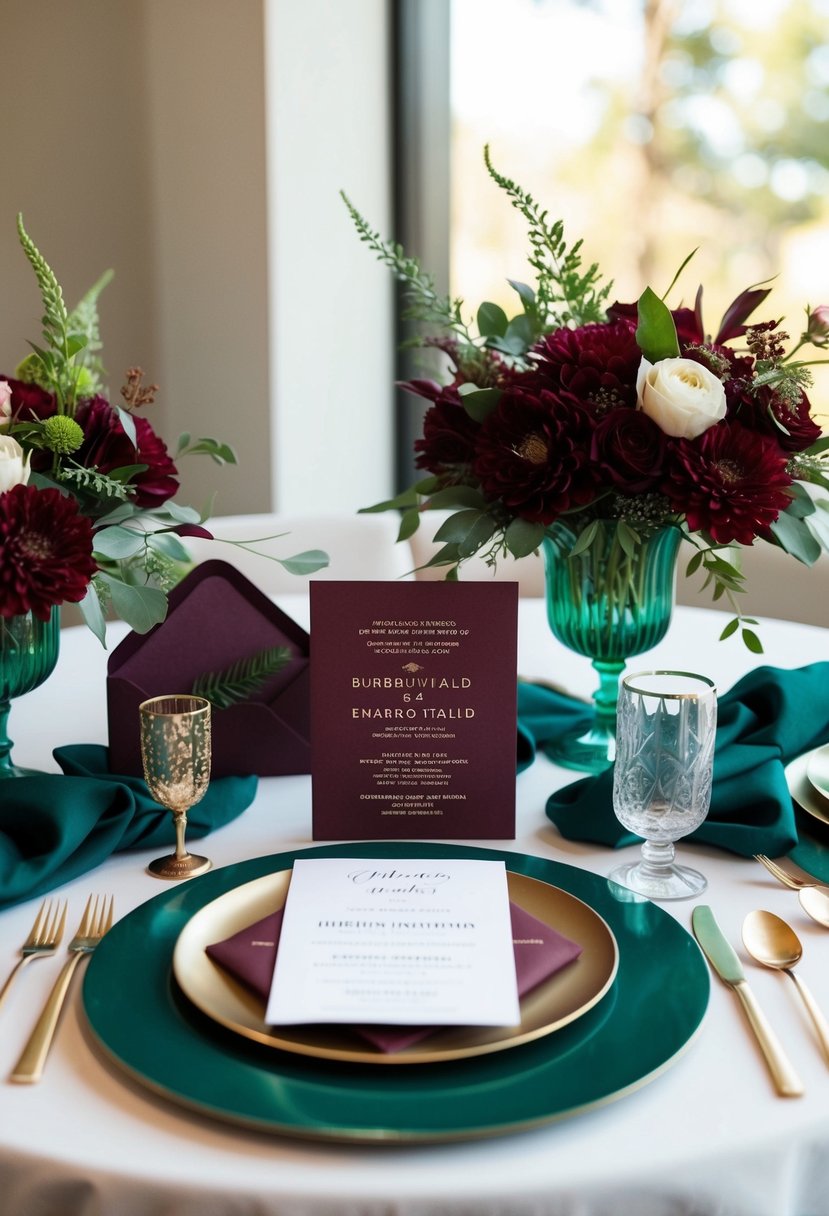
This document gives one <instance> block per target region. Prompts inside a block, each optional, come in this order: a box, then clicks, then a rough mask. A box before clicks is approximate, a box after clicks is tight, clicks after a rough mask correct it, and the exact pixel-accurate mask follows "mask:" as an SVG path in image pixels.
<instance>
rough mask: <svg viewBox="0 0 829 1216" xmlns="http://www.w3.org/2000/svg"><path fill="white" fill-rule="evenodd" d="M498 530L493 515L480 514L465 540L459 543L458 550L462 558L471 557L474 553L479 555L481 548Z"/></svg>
mask: <svg viewBox="0 0 829 1216" xmlns="http://www.w3.org/2000/svg"><path fill="white" fill-rule="evenodd" d="M496 528H497V524H496V523H495V520H494V519H493V518H492V516H491V515H486V514H479V515H478V518H477V520H476V521H475V523H473V525H472V527H471V528H470V529H469V531H468V532H467V534H466V536H465V537H464V539H463V540H462V541H460V542H459V545H458V549H459V551H460V555H461V558H465V557H471V556H472V554H473V553H477V552H478V550H479V549H480V548H481V546H482V545H485V544H486V542H487V541H488V540H489V539H490V537H491V536H492V535H493V533H494V532H495V530H496Z"/></svg>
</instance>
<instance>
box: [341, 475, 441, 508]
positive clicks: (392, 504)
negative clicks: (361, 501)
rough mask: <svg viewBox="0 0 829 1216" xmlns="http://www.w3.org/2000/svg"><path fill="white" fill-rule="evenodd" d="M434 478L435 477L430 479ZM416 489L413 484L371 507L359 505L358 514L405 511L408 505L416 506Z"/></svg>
mask: <svg viewBox="0 0 829 1216" xmlns="http://www.w3.org/2000/svg"><path fill="white" fill-rule="evenodd" d="M432 480H436V479H434V478H433V479H432ZM417 496H418V490H417V488H416V487H415V486H409V488H408V489H406V490H403V491H401V493H400V494H398V495H397V496H396V497H395V498H387V499H386V500H385V502H376V503H374V505H373V506H371V507H360V510H359V511H358V515H373V514H376V513H377V512H379V511H405V510H406V509H407V508H408V507H415V506H417Z"/></svg>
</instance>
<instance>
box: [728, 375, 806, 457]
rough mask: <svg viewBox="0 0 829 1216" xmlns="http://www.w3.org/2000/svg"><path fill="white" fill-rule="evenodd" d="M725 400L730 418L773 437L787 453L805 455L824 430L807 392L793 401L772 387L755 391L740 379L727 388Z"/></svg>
mask: <svg viewBox="0 0 829 1216" xmlns="http://www.w3.org/2000/svg"><path fill="white" fill-rule="evenodd" d="M726 398H727V399H728V413H729V416H730V417H734V418H736V419H737V420H738V421H739V422H740V423H742V425H743V426H747V427H749V428H750V429H751V430H753V431H762V432H763V434H765V435H770V436H771V437H772V438H773V439H776V440H777V443H778V444H779V445H780V447H781V448H783V450H784V451H786V452H803V451H805V449H806V448H808V447H811V446H812V444H813V443H816V442H817V440H818V439H820V436H821V429H820V427H819V426H818V425H817V423H816V422H815V421H814V420H813V418H812V414H811V405H810V403H809V398H808V397H807V396H806V394H805V393H801V394H800V396H799V398H798V400H797V401H796V402H791V401H788V400H786V398H784V397H782V396H781V395H780V393H778V392H776V391H775V390H774V389H773V388H772V387H771V385H768V384H763V385H761V386H760V388H757V389H752V388H751V385H750V383H748V382H747V381H745V380H743V379H740V380H738V381H736V382H735V383H734V385H733V386H732V387H729V386H727V387H726Z"/></svg>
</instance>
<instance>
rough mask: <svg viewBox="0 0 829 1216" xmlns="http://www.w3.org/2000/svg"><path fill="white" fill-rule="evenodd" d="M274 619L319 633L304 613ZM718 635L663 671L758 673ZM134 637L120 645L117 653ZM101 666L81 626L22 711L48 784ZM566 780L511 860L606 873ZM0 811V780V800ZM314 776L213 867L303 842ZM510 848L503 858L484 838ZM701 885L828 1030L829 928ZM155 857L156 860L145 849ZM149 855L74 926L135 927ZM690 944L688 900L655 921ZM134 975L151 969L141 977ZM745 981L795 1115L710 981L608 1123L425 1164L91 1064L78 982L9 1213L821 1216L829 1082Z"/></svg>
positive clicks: (692, 854) (23, 1019)
mask: <svg viewBox="0 0 829 1216" xmlns="http://www.w3.org/2000/svg"><path fill="white" fill-rule="evenodd" d="M284 606H285V607H287V608H288V609H289V610H290V611H292V612H293V614H294V615H295V617H296V619H297V620H299V621H300V622H301V623H303V624H306V623H307V603H306V601H305V599H304V597H291V598H290V599H288V600H286V601H284ZM543 612H544V609H543V604H542V602H541V601H532V600H527V601H522V604H521V612H520V657H519V671H520V672H521V674H522V675H526V676H530V677H542V678H547V679H552V680H555V681H557V682H561V683H564V684H565V685H566V686H568V687H570V688H572V689H573V690H574V691H576V692H581V693H583V694H588V693H589V692H591V691H592V687H593V684H594V683H595V681H594V678H593V675H592V672H591V669H590V665H589V663H588V661H587V660H584V659H580V658H579V657H578V656H575V655H572V654H570V653H569V652H567V651H565V650H564V649H563V648H562V647H560V646H559V645H558V644H557V643H556V642H555V641H554V640H553V639H552V637H551V636H550V634H549V632H548V630H547V627H546V623H545V621H544V616H543ZM725 619H726V618H725V617H724V616H723V615H722V614H720V613H716V612H709V611H700V610H694V609H684V610H683V609H679V610H677V612H676V617H675V621H674V624H673V625H672V627H671V630H670V631H669V633H668V636H667V637H666V638H665V640H664V641H663V642H662V643H661V644H660V645H659V646H658V647H657V648H656V649H655V650H653V651H651V652H650V653H649V654H648V655H646V656H639V658H638V659H635V660H633V664H634V665H635V666H636V667H638V668H646V667H649V666H651V665H652V664H657V665H659V666H668V665H669V666H673V667H682V668H685V669H689V668H690V669H692V670H697V671H703V672H705V673H707V674H710V675H712V676H714V677H715V679H716V680H717V682H718V685H719V687H720V689H721V690H723V691H724V690H725V689H726V688H728V687H730V685H731V684H732V683H733V682H734V681H735V680H736V679H737V678H738V677H739V676H740V675H742V674H744V673H745V672H746V671H747V670H749V669H750V668H751V667H752V666H754V665H756V663H757V661H758V660H757V659H756V658H754V657H752V656H751V655H749V654H748V652H747V651H745V650H744V649H743V647H742V646H741V644H740V642H739V641H738V640H737V639H733V638H732V639H731V640H730V641H728V642H726V643H718V641H717V637H718V635H719V633H720V630H721V629H722V626H723V624H724V621H725ZM122 632H123V631H122V629H121V628H120V627H117V626H116V627H115V628H113V629H112V630H111V636H110V647H112V646H113V645H114V644H115V642H116V641H117V640H118V638H119V637H120V636H122ZM761 634H762V637H763V641H764V643H765V646H766V656H765V658H764V659H763V660H762V661H764V662H768V663H770V664H772V665H775V666H780V667H797V666H800V665H802V664H805V663H808V662H811V661H814V660H817V659H826V658H829V632H827V631H824V630H820V629H816V628H809V627H806V626H800V625H796V624H791V623H789V622H778V621H767V622H761ZM105 662H106V655H105V653H104V652H103V651H102V650H101V649H100V647H99V646H98V644H97V642H95V641H94V639H93V638H92V637H91V635H90V634H88V633H87V632H86V631H85V630H83V629H71V630H65V631H64V635H63V641H62V653H61V658H60V662H59V665H58V669H57V671H56V672H55V674H54V675H53V676H52V677H51V678H50V679H49V680H48V681H47V683H46V684H44V685H43V686H42V687H41V688H39V689H37V690H35V691H34V692H32V693H30V694H28V695H27V696H26V697H23V698H21V699H20V700H19V701H17V702H16V703H15V705H14V708H13V710H12V716H11V734H12V737H13V738H14V739H15V741H16V742H15V750H14V755H15V759H16V761H17V762H18V763H20V764H25V765H30V766H36V767H41V768H49V769H54V768H55V765H54V762H53V761H52V759H51V749H52V748H53V747H55V746H58V745H60V744H65V743H73V742H106V705H105V691H104V673H105ZM573 778H574V774H572V773H567V772H565V771H564V770H562V769H558V768H556V767H555V766H554V765H552V764H551V763H550V762H549V761H548V760H546V758H544V757H539V758H538V759H537V760H536V761H535V763H534V764H533V766H532V767H531V768H530V769H528V770H527V771H526V772H524V773H522V774H521V775H520V776H519V777H518V827H517V836H516V840H515V841H514V842H509V843H508V844H507V845H506V847H508V848H513V849H515V850H517V851H519V852H523V853H534V854H538V855H540V856H543V857H549V858H554V859H558V860H561V861H566V862H568V863H569V864H572V865H576V866H583V867H585V868H588V869H591V870H594V871H596V872H597V873H605V872H607V870H609V869H610V868H611V866H612V864H613V863H614V862H616V861H617V860H618V857H619V854H618V853H611V852H610V851H608V850H603V849H594V848H592V847H589V846H586V845H581V844H576V843H568V842H566V841H563V840H562V839H561V838H560V837H559V836H558V834H557V833H556V831H555V829H554V828H553V827H552V825H551V824H550V822H549V821H548V819H547V818H546V816H545V814H544V805H545V801H546V798H547V796H548V794H549V793H550V792H551V790H553V789H554V788H557V787H559V786H561V785H564V784H566V783H567V782H568V781H571V780H573ZM0 799H2V784H0ZM310 806H311V801H310V780H309V779H308V778H307V777H289V778H279V779H269V780H263V781H261V782H260V787H259V793H258V796H257V798H256V801H255V803H254V804H253V805H252V806H251V807H250V809H249V810H247V811H246V812H245V813H244V814H243V815H242V816H241V818H239V819H237V820H236V821H235V822H233V823H231V824H230V825H228V826H227V827H226V828H223V829H222V830H220V831H218V832H215V833H214V834H212V835H211V836H209V837H207V838H206V839H205V840H204V842H203V846H202V851H204V852H207V853H208V854H209V855H210V856H211V857H212V858H213V860H214V862H215V863H216V864H217V865H227V864H231V863H233V862H237V861H240V860H243V859H246V858H249V857H253V856H260V855H265V854H268V853H275V852H279V851H280V850H283V849H288V848H294V847H304V846H307V845H309V844H310V843H311V810H310ZM481 843H482V844H492V845H493V847H498V848H503V847H504V842H489V841H482V842H481ZM680 849H681V851H682V853H683V854H684V855H685V857H686V858H687V859H688V860H690V861H691V863H692V864H696V865H697V866H698V867H699V868H701V869H702V870H703V871H704V872H705V873H706V875H707V876H708V879H709V889H708V891H707V892H706V894H705V896H704V902H706V903H710V904H711V906H712V907H713V908H714V910H715V912H716V915H717V917H718V919H719V921H720V923H721V925H722V927H723V928H724V930H725V931H726V933H727V935H728V936H729V938H730V940H731V941H732V942H733V943H734V945H735V946H737V948H738V951H739V952H740V953H741V954H742V956H743V958H744V959H745V954H744V952H743V950H742V946H741V944H740V927H741V924H742V920H743V917H744V916H745V914H746V913H747V912H749V911H750V910H751V909H753V908H757V907H765V908H768V909H770V910H772V911H774V912H777V913H778V914H779V915H781V916H784V917H787V918H788V919H789V921H790V923H791V924H792V925H793V926H794V927H795V929H796V931H797V933H798V934H799V935H800V937H801V940H802V942H803V944H804V948H805V955H804V959H803V962H802V964H801V967H800V971H801V974H802V976H803V977H804V978H805V979H806V980H807V981H808V983H809V984H810V986H811V987H812V989H813V991H814V994H815V996H816V997H817V999H818V1001H819V1002H820V1003H822V1005H823V1008H824V1009H825V1010H826V1011H827V1013H829V966H827V962H828V961H829V930H826V929H821V928H820V927H819V926H817V925H815V924H814V923H813V922H811V921H809V920H808V919H807V918H806V916H805V914H804V913H803V912H802V911H801V909H800V906H799V904H798V902H797V899H796V897H795V896H794V895H793V894H791V893H789V892H787V891H786V890H784V889H783V888H782V887H779V886H777V885H776V884H774V882H773V881H772V880H771V879H770V878H768V877H767V876H766V874H765V872H764V871H763V870H762V869H761V868H760V866H759V865H757V864H756V863H754V862H753V861H748V860H742V859H739V858H735V857H732V856H729V855H727V854H725V853H721V852H717V851H715V850H713V849H706V848H704V847H699V846H693V845H689V844H681V845H680ZM155 851H156V852H157V850H155ZM150 856H151V854H146V855H144V854H142V853H125V854H120V855H116V856H114V857H113V858H112V859H111V860H110V861H108V862H107V863H106V864H105V865H104V866H102V867H101V868H100V869H99V870H97V871H96V872H95V873H93V874H88V875H85V876H82V877H80V878H79V879H77V881H75V882H72V883H69V884H66V886H65V887H64V888H63V889H62V891H61V894H62V895H66V896H67V897H68V898H69V900H70V914H71V916H72V918H73V919H74V918H76V917H77V916H78V915H79V914H80V910H81V908H82V906H83V902H84V900H85V897H86V894H87V893H88V892H89V891H90V890H96V891H104V890H111V891H113V892H114V893H115V897H116V903H117V912H118V914H119V915H122V916H123V915H124V914H125V913H127V912H128V911H129V910H130V909H132V908H134V907H136V906H137V905H138V904H140V903H142V902H144V901H145V900H148V899H150V898H152V897H153V896H154V895H157V894H158V893H159V892H160V890H162V889H167V888H166V887H165V888H162V886H161V884H159V882H158V880H155V879H153V878H151V877H149V876H148V875H147V874H145V873H144V871H143V866H144V864H145V863H146V862H147V861H148V860H149V859H150ZM38 902H39V901H31V902H29V903H24V904H22V905H19V906H18V907H15V908H12V909H9V910H7V911H5V912H2V913H0V927H1V929H0V933H1V936H0V941H2V952H1V953H0V966H3V967H5V966H6V965H7V964H8V965H11V963H12V961H13V956H14V951H15V950H16V948H17V947H18V946H19V945H20V944H21V943H22V941H23V939H24V937H25V936H26V933H27V932H28V929H29V926H30V924H31V921H32V918H33V915H34V909H35V908H36V906H37V903H38ZM664 906H665V907H666V909H667V910H668V911H669V912H670V913H671V914H672V915H674V916H676V917H677V919H678V920H679V921H680V923H681V924H682V925H684V926H685V927H686V928H690V915H691V908H692V904H691V903H685V902H683V903H674V904H666V905H664ZM136 961H137V963H138V964H139V965H140V960H136ZM746 962H747V970H748V974H749V979H750V981H751V984H752V987H753V988H754V990H755V993H756V994H757V996H758V997H759V1000H760V1002H761V1004H762V1005H763V1007H764V1009H765V1011H766V1013H767V1015H768V1017H769V1019H770V1020H771V1022H772V1023H773V1025H774V1026H775V1028H776V1029H777V1031H778V1034H779V1036H780V1037H781V1038H782V1040H783V1042H784V1044H785V1046H786V1048H787V1049H788V1051H789V1054H790V1056H791V1057H792V1059H793V1061H794V1063H795V1065H796V1067H797V1069H798V1070H799V1071H800V1073H801V1075H802V1077H803V1078H804V1080H805V1081H806V1085H807V1093H806V1095H805V1096H804V1097H803V1098H800V1099H788V1100H783V1099H780V1098H778V1097H776V1096H775V1094H774V1092H773V1090H772V1087H771V1083H770V1081H769V1077H768V1075H767V1073H766V1070H765V1068H764V1065H763V1062H762V1059H761V1057H760V1055H759V1052H758V1049H757V1047H756V1046H755V1044H754V1042H753V1040H752V1039H751V1038H750V1036H749V1034H748V1032H747V1028H746V1024H745V1021H744V1019H743V1016H742V1014H741V1012H740V1009H739V1007H738V1005H737V1003H736V1000H735V998H734V996H733V994H732V993H730V992H729V991H728V990H727V989H726V988H725V987H724V986H723V985H722V984H721V983H720V982H719V981H718V980H716V979H713V980H712V993H711V1001H710V1005H709V1008H708V1012H707V1014H706V1017H705V1021H704V1023H703V1026H702V1029H701V1032H700V1033H699V1034H698V1036H697V1037H696V1039H695V1041H694V1042H693V1043H692V1044H691V1046H690V1047H689V1049H688V1050H687V1051H686V1052H685V1053H684V1054H683V1055H682V1056H681V1057H680V1058H678V1059H677V1060H676V1062H675V1063H674V1064H673V1065H672V1067H670V1068H669V1069H668V1071H666V1072H665V1073H664V1074H662V1075H661V1076H659V1077H658V1078H656V1079H655V1080H653V1081H652V1082H651V1083H650V1084H648V1085H646V1086H645V1087H643V1088H642V1089H640V1090H638V1091H637V1092H635V1093H633V1094H630V1095H628V1096H626V1097H624V1098H622V1099H621V1100H619V1101H618V1102H615V1103H613V1104H611V1105H609V1106H605V1107H602V1108H600V1109H596V1110H593V1111H589V1112H586V1113H583V1114H580V1115H578V1116H575V1117H572V1118H568V1119H565V1120H563V1121H560V1122H558V1123H555V1124H551V1125H550V1126H548V1127H545V1128H541V1129H538V1130H535V1131H531V1132H526V1133H522V1134H518V1135H510V1136H502V1137H496V1138H494V1139H490V1140H485V1141H478V1142H475V1143H465V1144H455V1145H443V1146H435V1147H424V1146H416V1147H415V1146H412V1147H409V1148H399V1147H384V1148H379V1147H378V1148H362V1147H354V1146H336V1145H334V1146H331V1145H323V1144H316V1143H310V1142H308V1143H305V1142H302V1141H289V1140H286V1139H281V1138H279V1137H277V1136H273V1137H271V1136H267V1135H262V1134H256V1133H252V1132H247V1131H244V1130H240V1129H239V1128H236V1127H233V1126H230V1125H229V1124H228V1125H225V1124H223V1123H221V1122H218V1121H213V1120H211V1119H208V1118H202V1117H201V1116H198V1115H194V1114H191V1113H189V1112H187V1111H186V1110H184V1109H181V1108H178V1107H176V1106H173V1105H171V1104H168V1103H167V1102H165V1101H164V1100H163V1099H161V1098H157V1097H156V1096H154V1095H153V1094H152V1093H150V1092H149V1091H148V1090H145V1089H144V1088H143V1087H141V1086H140V1085H138V1084H137V1083H134V1082H132V1081H131V1080H129V1079H128V1078H127V1077H126V1076H125V1075H123V1074H122V1073H121V1071H120V1070H119V1069H118V1068H117V1067H116V1066H115V1065H113V1064H110V1063H109V1062H107V1061H106V1060H105V1059H104V1058H103V1057H102V1055H101V1054H100V1053H99V1052H98V1050H96V1049H95V1047H94V1045H93V1044H92V1041H91V1039H90V1037H89V1035H88V1032H87V1030H86V1027H85V1025H84V1015H83V1011H82V1008H81V1004H80V1001H79V996H80V985H76V986H75V988H74V989H73V993H72V999H71V1003H70V1007H69V1008H68V1009H67V1011H66V1014H65V1017H64V1021H63V1023H62V1025H61V1028H60V1031H59V1035H58V1038H57V1041H56V1043H55V1046H54V1048H53V1051H52V1055H51V1057H50V1059H49V1062H48V1065H47V1069H46V1073H45V1076H44V1078H43V1080H42V1081H41V1083H40V1084H39V1085H34V1086H29V1087H23V1086H15V1085H11V1084H8V1083H6V1084H3V1085H0V1212H2V1214H3V1216H214V1214H215V1216H265V1214H268V1216H270V1214H277V1213H278V1214H279V1216H334V1214H336V1216H426V1214H428V1216H473V1214H474V1216H479V1214H480V1216H484V1214H487V1216H489V1214H492V1216H678V1214H680V1213H681V1214H684V1216H709V1214H710V1216H714V1214H716V1216H829V1067H827V1065H826V1063H825V1062H824V1060H823V1059H822V1057H821V1055H820V1053H819V1050H818V1046H817V1044H816V1042H815V1039H814V1036H813V1034H812V1032H811V1028H810V1025H809V1023H808V1022H807V1020H806V1017H805V1015H804V1012H803V1011H802V1009H801V1008H800V1006H799V1004H798V1003H797V1000H796V994H795V991H794V987H793V985H792V984H790V983H789V981H788V980H787V979H786V978H785V977H784V976H780V975H777V974H775V973H773V972H771V971H766V970H763V969H761V968H759V967H757V966H756V965H754V964H751V963H749V962H748V961H747V960H746ZM57 968H58V961H57V960H50V961H49V962H41V961H38V962H35V963H33V964H32V965H31V967H30V968H28V969H27V970H26V971H24V972H23V974H22V975H21V976H20V977H19V979H18V981H17V985H16V987H15V989H13V991H12V993H11V995H10V997H9V999H8V1002H7V1004H6V1006H5V1008H4V1009H3V1011H2V1013H0V1030H2V1034H0V1069H2V1071H3V1073H4V1075H5V1074H7V1073H8V1071H9V1069H10V1068H11V1066H12V1064H13V1063H14V1061H15V1060H16V1058H17V1056H18V1054H19V1051H20V1049H21V1047H22V1045H23V1043H24V1041H25V1039H26V1037H27V1035H28V1033H29V1030H30V1028H31V1026H32V1024H33V1022H34V1020H35V1018H36V1015H37V1012H38V1011H39V1009H40V1007H41V1004H42V1002H43V1000H44V999H45V997H46V994H47V992H48V990H49V988H50V987H51V984H52V982H53V980H54V977H55V974H56V971H57Z"/></svg>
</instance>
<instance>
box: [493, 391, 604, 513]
mask: <svg viewBox="0 0 829 1216" xmlns="http://www.w3.org/2000/svg"><path fill="white" fill-rule="evenodd" d="M591 430H592V421H591V419H590V418H589V416H588V414H587V413H586V411H585V410H584V409H582V408H581V406H579V405H576V404H574V403H572V402H570V401H567V400H562V399H560V398H558V397H556V396H555V395H554V394H553V393H549V392H546V391H545V390H542V391H541V392H540V393H538V394H536V393H533V392H531V391H530V390H528V389H522V388H513V389H507V390H506V391H505V392H504V394H503V396H502V397H501V400H500V401H499V402H498V405H497V406H496V407H495V409H494V410H493V412H492V413H491V414H490V415H489V416H488V417H487V419H486V421H485V422H484V423H483V425H482V426H481V429H480V432H479V435H478V445H477V456H476V459H475V464H474V472H475V474H476V476H477V477H478V479H479V481H480V483H481V489H482V490H483V492H484V494H485V495H486V497H487V498H489V499H494V500H500V501H501V502H502V503H503V504H504V506H505V507H506V508H507V509H508V510H509V511H510V512H511V513H513V514H515V515H518V516H519V517H520V518H521V519H529V520H532V521H534V522H538V523H545V524H548V523H552V521H553V520H554V519H556V518H557V516H559V515H560V514H561V513H562V511H566V510H568V509H569V508H570V507H572V506H582V505H583V504H584V503H586V502H589V501H590V499H591V498H592V497H593V493H594V489H595V486H594V478H593V472H592V468H591V466H590V463H589V451H590V433H591Z"/></svg>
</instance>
